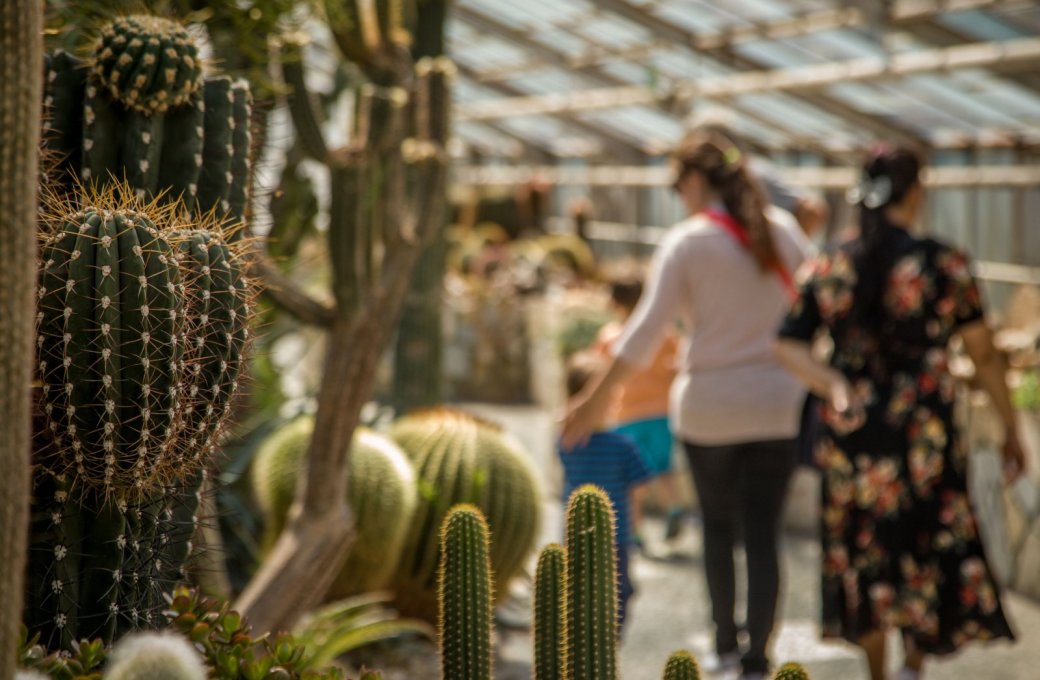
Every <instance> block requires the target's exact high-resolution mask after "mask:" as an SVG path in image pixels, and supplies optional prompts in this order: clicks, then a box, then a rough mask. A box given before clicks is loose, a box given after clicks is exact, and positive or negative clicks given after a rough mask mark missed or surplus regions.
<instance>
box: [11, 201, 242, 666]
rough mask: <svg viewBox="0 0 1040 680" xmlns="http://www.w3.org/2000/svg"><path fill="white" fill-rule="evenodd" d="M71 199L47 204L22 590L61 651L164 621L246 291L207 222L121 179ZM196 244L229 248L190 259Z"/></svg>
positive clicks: (48, 640) (34, 619)
mask: <svg viewBox="0 0 1040 680" xmlns="http://www.w3.org/2000/svg"><path fill="white" fill-rule="evenodd" d="M66 200H67V197H62V196H60V195H58V196H55V197H54V198H53V199H52V201H51V204H50V205H49V206H48V207H47V208H46V210H45V215H44V222H45V224H48V225H50V226H49V227H48V229H46V230H45V235H44V237H43V238H44V241H43V244H42V248H41V260H42V264H41V276H40V285H39V289H38V307H37V308H38V313H37V332H38V335H37V361H38V366H37V368H38V375H39V380H40V383H41V385H40V388H39V390H38V414H37V417H36V421H37V427H36V428H35V432H34V447H33V448H34V450H33V462H34V464H35V472H34V480H33V498H32V518H31V521H32V523H31V528H30V534H31V541H30V542H31V545H30V568H29V571H28V574H29V583H28V586H27V595H26V597H27V606H26V623H27V625H28V626H29V627H30V628H31V629H32V630H33V631H34V632H38V633H40V634H41V637H42V639H43V642H44V643H45V644H46V645H48V646H50V647H54V646H60V647H63V648H68V647H69V646H70V645H71V644H72V643H73V642H74V641H75V640H77V639H80V638H89V637H100V638H102V639H104V640H108V641H110V640H112V639H114V637H115V636H117V635H119V634H121V633H122V632H125V631H128V630H134V629H137V628H141V627H149V626H150V625H157V624H158V623H159V617H158V616H155V614H156V612H157V611H158V610H159V609H160V608H161V607H162V604H163V600H162V594H163V592H164V591H165V590H167V589H168V588H169V587H171V586H172V585H173V584H174V583H175V582H176V581H177V580H179V579H180V578H181V568H182V566H183V564H184V562H185V560H186V559H187V557H188V554H189V553H190V541H191V537H192V535H193V533H194V530H195V526H196V524H197V521H198V518H197V509H198V505H199V500H200V499H199V493H200V488H201V485H202V482H203V480H204V478H205V475H206V467H207V465H208V463H209V461H210V457H211V454H212V450H213V443H214V440H215V437H216V436H217V433H219V431H220V428H221V426H222V423H223V421H224V418H225V416H226V413H227V409H226V408H219V409H217V411H212V410H211V406H212V405H213V404H214V403H217V404H218V405H219V404H220V402H219V400H218V398H217V397H218V396H219V395H218V392H217V390H218V387H219V388H220V390H221V391H224V392H227V393H232V392H234V385H235V376H234V375H233V371H234V368H233V367H237V366H238V364H239V363H240V362H241V354H242V352H243V348H244V344H245V339H246V334H245V331H244V328H245V324H246V323H247V320H248V316H249V313H250V308H249V304H248V300H249V298H250V295H251V293H250V291H251V286H250V285H249V284H248V282H247V281H246V280H245V279H244V277H243V275H242V273H241V271H240V269H239V265H238V264H237V258H236V257H235V256H233V255H230V253H231V250H229V249H228V247H227V246H226V243H225V241H224V239H223V236H222V234H221V232H220V227H219V225H217V224H216V223H213V222H206V221H202V222H198V221H193V222H192V223H191V226H192V229H191V230H188V229H186V228H185V225H184V224H182V223H181V218H180V217H178V214H179V213H178V211H176V210H175V209H174V208H173V207H172V206H170V205H161V204H160V203H159V202H157V201H152V202H151V203H143V202H141V201H138V200H137V199H136V198H135V197H134V194H133V192H132V191H131V190H130V189H129V188H128V187H126V186H122V185H120V186H117V187H113V188H110V189H107V190H105V191H102V192H100V193H92V194H88V195H83V196H78V197H73V198H72V200H71V204H73V205H78V206H81V207H80V208H78V209H70V208H68V207H67V206H66V203H65V201H66ZM200 240H201V241H204V242H205V243H207V244H208V245H209V246H210V247H211V248H212V249H214V250H216V251H217V252H219V253H223V254H225V255H227V256H229V257H228V258H227V259H225V260H219V261H218V260H217V259H213V260H209V261H207V262H206V263H205V264H199V262H198V261H196V260H195V259H193V258H194V254H192V253H191V252H190V251H191V248H190V245H191V244H194V243H196V242H198V241H200ZM186 244H187V245H186ZM206 267H209V269H210V272H209V274H208V276H207V275H204V274H203V271H204V270H205V268H206ZM222 277H223V278H222ZM214 282H216V284H215V283H214ZM234 318H237V319H238V321H237V322H234V321H233V319H234ZM236 324H237V325H236ZM214 333H219V334H220V341H219V342H217V341H215V340H214V339H213V334H214ZM220 367H226V368H225V369H224V370H221V368H220ZM200 383H204V390H203V389H199V385H200ZM200 414H204V416H200Z"/></svg>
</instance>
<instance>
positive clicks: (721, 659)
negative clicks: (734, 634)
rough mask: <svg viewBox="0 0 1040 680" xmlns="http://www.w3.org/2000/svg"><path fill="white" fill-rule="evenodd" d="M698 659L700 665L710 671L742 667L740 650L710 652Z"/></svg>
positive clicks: (722, 671) (721, 671)
mask: <svg viewBox="0 0 1040 680" xmlns="http://www.w3.org/2000/svg"><path fill="white" fill-rule="evenodd" d="M698 661H699V665H700V667H701V668H702V669H704V670H705V671H707V672H709V673H725V672H726V671H732V670H736V669H738V668H740V652H735V651H734V652H726V653H725V654H716V653H715V652H708V653H707V654H705V655H704V656H702V657H701V658H700V659H699V660H698Z"/></svg>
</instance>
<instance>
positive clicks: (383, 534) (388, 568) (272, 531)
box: [251, 417, 418, 599]
mask: <svg viewBox="0 0 1040 680" xmlns="http://www.w3.org/2000/svg"><path fill="white" fill-rule="evenodd" d="M313 431H314V420H313V418H310V417H303V418H297V419H296V420H294V421H293V422H291V423H289V424H288V425H285V426H284V427H282V428H280V429H279V430H277V431H276V432H274V433H273V434H272V435H271V436H270V437H268V438H267V440H266V441H265V442H264V443H263V444H262V445H261V447H260V450H259V451H257V454H256V457H255V458H254V460H253V466H252V470H251V476H252V482H253V489H254V492H255V495H256V499H257V502H258V504H259V505H260V507H261V510H262V512H263V515H264V524H265V527H264V538H263V544H264V546H265V547H267V548H269V547H270V546H271V545H273V544H274V541H275V540H276V539H277V537H278V534H279V533H281V530H282V528H283V526H284V524H285V521H286V517H287V516H288V514H289V506H290V505H291V504H292V501H293V494H294V492H295V489H296V480H297V477H298V475H299V473H300V470H301V466H302V465H303V462H304V456H305V455H306V452H307V447H308V446H309V444H310V440H311V434H312V433H313ZM348 475H349V481H348V486H347V499H348V500H349V502H350V508H351V512H352V513H353V518H354V530H355V532H356V533H355V537H354V542H353V543H352V544H351V547H350V552H349V554H348V555H347V559H346V562H344V564H343V567H342V568H341V569H340V571H339V575H338V576H337V577H336V580H335V582H334V583H333V585H332V587H331V588H330V589H329V593H328V597H329V598H330V599H340V598H344V597H350V596H352V595H357V594H359V593H364V592H371V591H374V590H379V589H381V588H385V587H386V586H387V584H388V582H389V580H390V578H391V576H392V575H393V572H394V569H395V567H396V566H397V563H398V560H400V558H401V548H402V545H403V542H404V538H405V533H406V532H407V530H408V526H409V524H410V522H411V520H412V517H413V513H414V511H415V504H416V500H417V498H418V489H417V487H416V483H415V471H414V470H413V469H412V466H411V464H410V463H409V462H408V459H407V458H406V457H405V455H404V453H403V452H402V451H401V450H400V449H399V448H398V447H397V445H396V444H394V443H393V442H392V441H390V440H389V439H388V438H387V437H385V436H383V435H380V434H378V433H376V432H374V431H372V430H367V429H359V430H358V431H356V432H355V433H354V441H353V444H352V445H351V455H350V463H349V468H348Z"/></svg>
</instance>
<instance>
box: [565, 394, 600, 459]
mask: <svg viewBox="0 0 1040 680" xmlns="http://www.w3.org/2000/svg"><path fill="white" fill-rule="evenodd" d="M603 410H604V406H603V405H601V404H599V403H598V400H596V399H589V398H584V399H576V400H574V401H573V402H572V403H571V404H569V405H568V407H567V413H566V414H565V415H564V417H563V431H562V432H561V433H560V444H561V446H562V447H563V450H564V451H570V450H571V449H573V448H575V447H577V446H582V445H583V444H585V443H586V442H588V441H589V436H590V435H591V434H592V433H593V432H594V431H595V429H596V427H597V426H599V424H600V422H602V420H603Z"/></svg>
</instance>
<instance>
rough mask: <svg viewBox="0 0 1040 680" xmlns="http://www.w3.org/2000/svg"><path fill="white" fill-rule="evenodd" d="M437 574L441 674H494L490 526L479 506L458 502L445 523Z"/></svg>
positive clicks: (452, 678)
mask: <svg viewBox="0 0 1040 680" xmlns="http://www.w3.org/2000/svg"><path fill="white" fill-rule="evenodd" d="M440 540H441V544H442V545H443V550H442V551H441V562H440V569H439V578H438V603H439V610H440V630H439V641H440V649H441V677H442V678H444V680H490V678H491V597H492V589H493V585H492V577H491V563H490V560H489V559H488V552H489V551H488V525H487V522H486V521H485V520H484V516H483V514H481V512H480V510H479V509H478V508H476V507H474V506H472V505H465V504H464V505H457V506H455V507H454V508H452V509H451V511H449V512H448V514H447V516H446V517H445V518H444V524H443V525H442V527H441V536H440Z"/></svg>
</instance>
